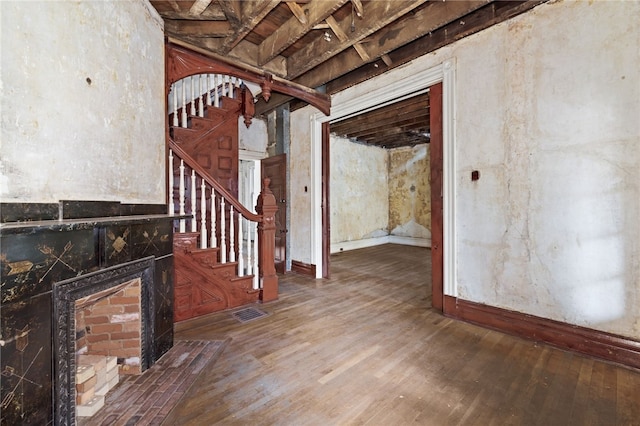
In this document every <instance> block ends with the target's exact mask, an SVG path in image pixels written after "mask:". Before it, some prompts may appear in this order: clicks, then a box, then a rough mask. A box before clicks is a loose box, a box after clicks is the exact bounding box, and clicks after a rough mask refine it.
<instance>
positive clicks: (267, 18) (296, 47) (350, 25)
mask: <svg viewBox="0 0 640 426" xmlns="http://www.w3.org/2000/svg"><path fill="white" fill-rule="evenodd" d="M545 1H546V0H531V1H492V0H474V1H466V0H455V1H452V0H446V1H443V0H437V1H436V0H431V1H428V0H391V1H386V0H297V1H280V0H253V1H252V0H195V1H191V0H188V1H176V0H172V1H169V0H151V4H152V5H153V7H154V8H155V9H156V10H157V11H158V13H159V14H160V15H161V16H162V18H163V19H164V22H165V33H166V35H167V37H168V38H169V41H172V42H175V43H179V44H181V45H182V46H185V47H192V48H197V49H198V50H199V51H202V52H207V54H208V55H209V56H211V57H213V58H216V57H218V58H224V60H226V61H229V60H231V61H233V62H234V63H235V64H237V65H239V66H242V67H245V68H246V69H260V70H264V71H267V72H269V73H272V74H273V75H275V76H278V77H281V78H283V79H286V80H288V81H291V82H295V83H297V84H301V85H303V86H306V87H309V88H312V89H317V90H319V91H322V92H325V93H327V94H332V93H336V92H338V91H341V90H343V89H345V88H347V87H350V86H353V85H355V84H357V83H360V82H362V81H364V80H367V79H369V78H371V77H374V76H376V75H379V74H381V73H383V72H385V71H388V70H390V69H393V68H395V67H397V66H399V65H402V64H404V63H407V62H408V61H410V60H412V59H415V58H417V57H419V56H422V55H424V54H426V53H428V52H431V51H434V50H436V49H438V48H440V47H442V46H445V45H447V44H449V43H452V42H454V41H456V40H459V39H461V38H463V37H466V36H468V35H470V34H473V33H475V32H477V31H480V30H482V29H484V28H487V27H489V26H491V25H494V24H496V23H499V22H501V21H503V20H505V19H508V18H510V17H512V16H515V15H518V14H520V13H522V12H525V11H527V10H529V9H531V8H533V7H535V6H536V5H538V4H540V3H543V2H545ZM288 102H290V108H291V109H292V110H294V109H296V108H298V107H299V106H303V105H304V103H302V102H300V101H296V100H295V99H292V98H291V97H289V96H286V95H283V94H278V93H274V94H273V95H272V96H271V98H270V100H269V102H266V101H265V100H264V99H260V100H259V101H258V103H257V104H256V114H258V115H263V114H266V113H268V112H270V111H272V110H274V109H275V108H277V107H278V106H280V105H283V104H285V103H288ZM415 106H416V108H418V107H419V104H416V105H415ZM403 111H404V113H406V114H411V113H412V111H411V110H410V108H408V107H406V108H404V109H403ZM401 115H402V114H399V113H398V114H396V116H397V117H398V119H400V118H402V117H401ZM427 121H428V120H427ZM402 126H403V125H402V124H400V123H398V125H397V126H395V127H394V128H395V129H396V131H400V132H402V131H404V134H406V135H413V133H414V132H415V135H413V136H415V137H411V138H409V139H408V140H407V144H413V143H414V141H415V140H417V138H418V136H416V135H418V134H419V133H425V132H424V130H425V129H424V128H423V127H424V126H423V127H422V128H418V127H417V128H411V127H408V128H407V127H406V126H405V127H404V128H403V127H402ZM398 129H404V130H398Z"/></svg>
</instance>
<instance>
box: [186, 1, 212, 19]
mask: <svg viewBox="0 0 640 426" xmlns="http://www.w3.org/2000/svg"><path fill="white" fill-rule="evenodd" d="M212 1H213V0H196V1H194V2H193V4H192V5H191V9H189V15H192V16H199V15H202V12H204V10H205V9H206V8H207V7H209V5H210V4H211V2H212Z"/></svg>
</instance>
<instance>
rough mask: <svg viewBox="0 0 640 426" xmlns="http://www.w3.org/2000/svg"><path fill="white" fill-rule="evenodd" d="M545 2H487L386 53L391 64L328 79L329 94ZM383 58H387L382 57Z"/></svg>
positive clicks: (365, 66)
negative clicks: (461, 19)
mask: <svg viewBox="0 0 640 426" xmlns="http://www.w3.org/2000/svg"><path fill="white" fill-rule="evenodd" d="M546 1H548V0H528V1H507V2H492V3H490V4H487V5H485V6H483V7H482V8H480V9H477V10H474V11H473V12H471V13H470V14H468V15H466V16H464V22H465V25H460V22H459V21H457V20H454V21H453V22H450V23H449V24H447V25H445V26H443V27H441V28H439V29H437V30H435V31H433V32H429V33H427V34H425V35H423V36H422V37H419V38H418V39H416V40H414V41H412V42H410V43H407V44H405V45H403V46H401V47H399V48H397V49H395V50H393V51H391V52H389V53H388V54H387V55H386V56H388V57H389V59H390V61H389V62H390V63H388V62H387V61H384V62H383V61H380V62H379V63H378V62H373V63H369V64H366V65H364V66H361V67H359V68H357V69H355V70H353V71H350V72H348V73H345V74H343V75H341V76H340V77H338V78H335V79H333V81H331V82H327V84H326V92H327V93H329V94H331V93H337V92H340V91H342V90H344V89H346V88H348V87H351V86H354V85H356V84H358V83H361V82H363V81H366V80H368V79H370V78H373V77H375V76H377V75H380V74H382V73H384V72H386V71H388V70H389V69H392V68H395V67H398V66H401V65H403V64H406V63H407V62H409V61H411V60H413V59H416V58H419V57H420V56H423V55H425V54H426V53H428V52H433V51H435V50H437V49H439V48H441V47H443V46H446V45H448V44H450V43H453V42H455V41H457V40H460V39H462V38H464V37H466V36H468V35H471V34H474V33H477V32H478V31H481V30H483V29H485V28H488V27H490V26H492V25H494V24H497V23H499V22H502V21H504V20H506V19H509V18H511V17H513V16H516V15H518V14H520V13H523V12H526V11H527V10H529V9H532V8H534V7H536V6H537V5H539V4H541V3H545V2H546ZM381 58H382V59H383V60H384V58H383V57H382V56H381ZM385 65H386V66H385ZM293 110H295V108H293Z"/></svg>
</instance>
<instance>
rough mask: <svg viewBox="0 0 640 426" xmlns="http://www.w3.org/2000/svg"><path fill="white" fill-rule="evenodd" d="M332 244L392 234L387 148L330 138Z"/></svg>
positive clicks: (335, 137) (340, 138)
mask: <svg viewBox="0 0 640 426" xmlns="http://www.w3.org/2000/svg"><path fill="white" fill-rule="evenodd" d="M330 144H331V145H330V161H331V163H330V164H331V166H330V177H329V185H330V188H331V192H330V196H329V198H330V200H329V205H330V217H331V218H330V220H331V243H339V242H344V241H355V240H362V239H366V238H375V237H381V236H386V235H389V177H388V169H389V155H388V153H387V150H386V149H383V148H377V147H371V146H366V145H364V144H358V143H353V142H351V141H349V140H348V139H345V138H342V137H338V136H336V135H331V138H330Z"/></svg>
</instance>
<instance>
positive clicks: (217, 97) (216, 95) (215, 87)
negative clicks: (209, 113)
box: [213, 74, 220, 108]
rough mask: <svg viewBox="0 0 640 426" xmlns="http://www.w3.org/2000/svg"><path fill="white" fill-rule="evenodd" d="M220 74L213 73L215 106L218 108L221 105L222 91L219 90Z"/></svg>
mask: <svg viewBox="0 0 640 426" xmlns="http://www.w3.org/2000/svg"><path fill="white" fill-rule="evenodd" d="M218 77H219V76H218V74H214V75H213V86H214V89H213V106H214V107H216V108H219V107H220V93H219V92H218V84H219V83H218Z"/></svg>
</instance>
